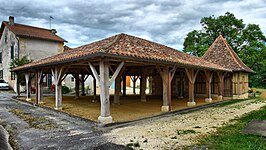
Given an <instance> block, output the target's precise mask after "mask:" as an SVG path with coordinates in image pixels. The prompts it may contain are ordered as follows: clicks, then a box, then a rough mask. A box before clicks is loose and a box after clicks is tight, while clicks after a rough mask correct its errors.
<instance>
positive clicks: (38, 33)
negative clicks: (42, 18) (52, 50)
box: [1, 21, 67, 42]
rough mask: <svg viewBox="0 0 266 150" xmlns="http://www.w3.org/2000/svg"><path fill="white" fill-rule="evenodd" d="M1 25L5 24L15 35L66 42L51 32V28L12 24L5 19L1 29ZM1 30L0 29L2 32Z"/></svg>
mask: <svg viewBox="0 0 266 150" xmlns="http://www.w3.org/2000/svg"><path fill="white" fill-rule="evenodd" d="M3 26H6V27H7V28H8V29H9V30H11V31H12V32H13V33H14V34H15V35H17V36H22V37H28V38H37V39H45V40H50V41H57V42H67V41H66V40H64V39H63V38H61V37H59V36H57V35H55V34H53V33H52V32H51V30H49V29H44V28H38V27H33V26H28V25H23V24H18V23H15V24H14V25H13V26H11V25H10V24H9V22H7V21H3V22H2V27H1V30H3ZM2 32H3V31H1V34H2Z"/></svg>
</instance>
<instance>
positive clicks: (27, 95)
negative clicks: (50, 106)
mask: <svg viewBox="0 0 266 150" xmlns="http://www.w3.org/2000/svg"><path fill="white" fill-rule="evenodd" d="M25 80H26V101H30V100H31V98H30V92H31V89H30V88H31V87H30V73H25Z"/></svg>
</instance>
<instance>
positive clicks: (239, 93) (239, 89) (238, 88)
mask: <svg viewBox="0 0 266 150" xmlns="http://www.w3.org/2000/svg"><path fill="white" fill-rule="evenodd" d="M237 95H238V96H240V95H241V85H240V72H238V73H237Z"/></svg>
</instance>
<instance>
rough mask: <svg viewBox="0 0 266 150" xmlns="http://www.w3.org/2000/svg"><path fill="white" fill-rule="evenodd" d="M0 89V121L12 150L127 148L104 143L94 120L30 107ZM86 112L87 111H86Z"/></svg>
mask: <svg viewBox="0 0 266 150" xmlns="http://www.w3.org/2000/svg"><path fill="white" fill-rule="evenodd" d="M12 96H14V95H13V94H10V93H7V92H0V124H2V125H4V126H5V128H7V127H8V129H7V130H8V131H9V133H10V134H11V137H12V138H13V139H14V140H13V141H15V142H14V144H13V145H17V147H14V146H13V147H14V149H27V150H28V149H34V150H38V149H41V150H43V149H49V150H53V149H56V150H66V149H73V150H78V149H97V150H98V149H101V150H103V149H108V150H109V149H114V150H119V149H121V150H122V149H129V148H127V147H124V146H122V145H116V144H113V143H108V142H107V141H106V139H105V137H103V136H102V132H101V130H99V128H98V127H97V125H96V123H94V122H91V121H86V120H83V119H79V118H76V117H71V116H69V115H66V114H63V113H58V112H56V111H53V110H48V109H45V108H40V107H36V106H32V105H30V104H27V103H24V102H20V101H16V100H14V99H12ZM88 111H89V110H88Z"/></svg>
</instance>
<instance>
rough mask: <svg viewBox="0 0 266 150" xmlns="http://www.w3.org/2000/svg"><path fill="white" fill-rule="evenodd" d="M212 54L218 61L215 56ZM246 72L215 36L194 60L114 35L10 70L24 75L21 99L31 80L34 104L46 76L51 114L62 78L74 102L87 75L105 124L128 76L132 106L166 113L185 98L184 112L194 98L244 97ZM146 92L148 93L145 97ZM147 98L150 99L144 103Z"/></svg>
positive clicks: (58, 102) (57, 103)
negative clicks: (69, 80)
mask: <svg viewBox="0 0 266 150" xmlns="http://www.w3.org/2000/svg"><path fill="white" fill-rule="evenodd" d="M215 50H216V51H218V52H217V54H219V55H221V56H216V55H215V53H216V52H215ZM224 55H226V56H224ZM214 59H215V60H218V61H216V62H215V61H213V60H214ZM221 61H223V62H221ZM224 61H227V62H224ZM248 69H249V68H248V67H247V66H245V64H244V63H243V62H242V61H241V60H240V59H239V58H238V56H237V55H236V54H235V53H234V52H233V50H232V49H231V47H230V46H229V45H228V44H227V42H226V40H225V39H224V38H223V37H222V36H221V35H220V36H219V37H218V38H217V39H216V40H215V41H214V43H213V45H212V46H211V47H210V48H209V50H207V52H206V53H205V55H204V56H203V57H202V58H200V57H196V56H192V55H189V54H186V53H184V52H181V51H178V50H176V49H173V48H170V47H168V46H165V45H162V44H158V43H155V42H151V41H148V40H145V39H141V38H138V37H135V36H131V35H127V34H118V35H115V36H112V37H108V38H106V39H103V40H100V41H96V42H93V43H90V44H87V45H83V46H80V47H77V48H73V49H70V50H67V51H64V52H63V53H60V54H57V55H54V56H51V57H48V58H44V59H41V60H36V61H33V62H31V63H29V64H26V65H23V66H19V67H16V68H13V69H12V71H13V72H15V73H16V74H22V73H23V74H25V79H26V90H27V99H29V98H30V94H29V93H30V92H29V91H30V85H31V80H33V79H34V80H35V84H36V91H37V92H36V103H41V102H42V101H43V90H42V84H43V83H42V81H43V78H44V76H45V75H47V74H51V75H52V76H53V84H54V85H55V96H54V97H55V98H54V103H55V105H54V106H55V109H56V110H60V109H62V107H64V104H62V102H63V103H64V96H63V95H62V82H63V81H64V79H65V78H66V76H67V75H68V74H71V75H73V76H74V77H75V79H76V80H75V96H76V98H78V97H80V88H81V96H82V95H85V88H84V87H85V85H84V84H85V80H86V79H87V77H88V76H92V77H93V79H94V83H95V84H94V86H93V91H94V93H93V94H94V95H95V96H96V82H97V84H98V85H99V96H100V114H99V117H98V122H99V123H101V124H107V123H111V122H113V120H116V118H112V112H111V111H110V104H114V105H115V104H119V103H120V102H121V100H122V99H121V98H122V97H124V96H130V95H128V94H127V90H126V86H125V83H126V77H131V79H132V81H133V82H135V81H136V79H139V81H140V92H139V95H138V96H137V97H136V96H135V97H134V100H135V101H139V102H142V103H146V102H147V101H152V100H153V99H152V98H155V99H161V106H160V110H161V111H163V112H166V111H172V110H173V107H175V106H174V105H173V100H177V99H178V98H185V99H186V101H187V102H186V105H187V106H189V107H190V106H195V105H197V102H196V101H195V97H203V98H204V100H205V103H210V102H212V99H218V100H222V99H223V98H225V97H229V98H242V97H245V96H243V95H245V94H246V93H247V91H248V82H247V81H248V73H249V72H252V70H251V69H250V70H248ZM147 82H148V83H147ZM112 83H115V84H114V85H115V88H114V89H115V90H114V95H113V99H112V101H110V92H109V89H110V86H111V85H112ZM147 84H149V86H147ZM135 88H136V87H134V89H133V90H135ZM146 89H149V93H148V94H147V91H146ZM121 93H122V94H121ZM147 96H152V98H149V99H148V100H147ZM118 107H119V106H118ZM136 109H137V108H136ZM87 111H90V110H87ZM121 113H123V112H121ZM132 113H134V112H132Z"/></svg>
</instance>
